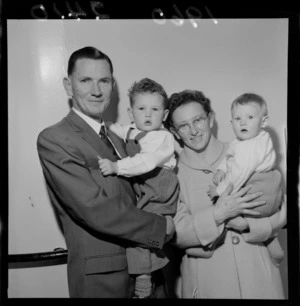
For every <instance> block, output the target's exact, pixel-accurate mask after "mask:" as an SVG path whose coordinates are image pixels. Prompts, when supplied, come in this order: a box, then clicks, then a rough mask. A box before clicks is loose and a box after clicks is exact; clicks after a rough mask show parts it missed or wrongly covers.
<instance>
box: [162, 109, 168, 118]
mask: <svg viewBox="0 0 300 306" xmlns="http://www.w3.org/2000/svg"><path fill="white" fill-rule="evenodd" d="M168 114H169V110H168V109H165V110H164V117H163V121H166V119H167V117H168Z"/></svg>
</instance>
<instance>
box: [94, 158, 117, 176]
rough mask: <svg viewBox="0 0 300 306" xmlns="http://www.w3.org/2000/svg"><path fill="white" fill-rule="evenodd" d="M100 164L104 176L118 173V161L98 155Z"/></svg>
mask: <svg viewBox="0 0 300 306" xmlns="http://www.w3.org/2000/svg"><path fill="white" fill-rule="evenodd" d="M98 164H99V168H100V171H101V172H102V174H103V175H104V176H107V175H110V174H115V173H117V163H115V162H112V161H110V160H109V159H106V158H100V157H99V156H98Z"/></svg>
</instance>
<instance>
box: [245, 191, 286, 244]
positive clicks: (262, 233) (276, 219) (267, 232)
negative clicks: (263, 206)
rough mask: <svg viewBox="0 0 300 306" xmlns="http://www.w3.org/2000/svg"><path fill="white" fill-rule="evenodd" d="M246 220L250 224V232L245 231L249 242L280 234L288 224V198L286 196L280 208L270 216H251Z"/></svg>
mask: <svg viewBox="0 0 300 306" xmlns="http://www.w3.org/2000/svg"><path fill="white" fill-rule="evenodd" d="M245 220H246V221H247V222H248V225H249V232H247V233H243V237H244V239H245V241H247V242H264V241H266V240H268V239H269V238H271V237H275V236H277V235H278V232H279V231H280V230H281V229H282V228H283V227H284V226H285V224H286V199H285V197H284V199H283V201H282V204H281V207H280V209H279V210H278V211H277V212H276V213H274V214H273V215H272V216H270V217H265V218H249V217H246V218H245Z"/></svg>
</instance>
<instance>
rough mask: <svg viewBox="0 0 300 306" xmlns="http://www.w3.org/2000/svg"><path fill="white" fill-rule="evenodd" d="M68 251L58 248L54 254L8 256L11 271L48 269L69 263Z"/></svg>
mask: <svg viewBox="0 0 300 306" xmlns="http://www.w3.org/2000/svg"><path fill="white" fill-rule="evenodd" d="M67 258H68V250H65V249H63V248H56V249H54V251H52V252H43V253H28V254H11V255H8V267H9V269H21V268H35V267H47V266H53V265H62V264H66V263H67Z"/></svg>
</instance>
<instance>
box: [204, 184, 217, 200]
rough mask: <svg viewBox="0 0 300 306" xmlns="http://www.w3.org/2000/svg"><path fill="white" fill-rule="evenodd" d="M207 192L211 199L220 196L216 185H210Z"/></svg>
mask: <svg viewBox="0 0 300 306" xmlns="http://www.w3.org/2000/svg"><path fill="white" fill-rule="evenodd" d="M207 194H208V196H209V197H210V199H211V200H215V198H216V197H218V196H219V195H218V193H217V190H216V185H209V187H208V191H207Z"/></svg>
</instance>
